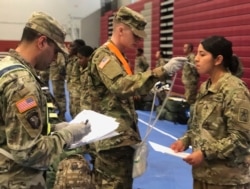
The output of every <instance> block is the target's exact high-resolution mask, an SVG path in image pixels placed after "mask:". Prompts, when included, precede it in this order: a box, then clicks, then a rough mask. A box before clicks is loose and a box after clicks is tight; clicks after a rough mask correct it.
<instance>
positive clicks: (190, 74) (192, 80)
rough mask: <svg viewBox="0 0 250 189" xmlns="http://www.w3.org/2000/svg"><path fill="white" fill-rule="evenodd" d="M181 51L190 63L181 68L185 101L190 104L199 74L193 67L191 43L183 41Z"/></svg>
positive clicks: (196, 87)
mask: <svg viewBox="0 0 250 189" xmlns="http://www.w3.org/2000/svg"><path fill="white" fill-rule="evenodd" d="M183 53H184V55H185V56H186V57H187V58H188V61H189V63H190V64H185V65H184V66H183V70H182V77H181V79H182V83H183V85H184V89H185V93H184V96H185V98H186V100H187V102H188V103H189V104H190V105H192V104H193V103H194V102H195V99H196V95H197V90H198V84H199V79H200V76H199V74H198V72H197V70H196V68H195V62H194V57H195V55H194V53H193V44H191V43H185V44H184V45H183Z"/></svg>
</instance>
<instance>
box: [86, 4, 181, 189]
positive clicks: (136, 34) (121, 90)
mask: <svg viewBox="0 0 250 189" xmlns="http://www.w3.org/2000/svg"><path fill="white" fill-rule="evenodd" d="M146 23H147V22H146V20H145V19H144V17H143V16H142V15H141V14H139V13H138V12H136V11H134V10H132V9H130V8H128V7H121V8H120V9H119V10H118V11H117V12H116V14H115V16H114V20H113V33H112V36H111V39H110V40H108V41H107V42H106V43H105V44H103V45H102V46H101V47H99V48H98V49H97V50H96V51H95V52H94V53H93V54H92V57H91V58H90V61H89V67H88V71H89V78H88V81H89V93H90V96H91V102H92V104H91V106H92V107H91V108H92V109H93V110H95V111H97V112H101V113H103V114H106V115H108V116H112V117H114V118H116V120H117V121H118V122H119V123H120V125H119V127H118V129H117V132H118V133H119V135H118V136H115V137H112V138H110V139H106V140H101V141H99V142H96V143H95V148H96V154H97V157H96V160H95V165H94V168H95V170H94V172H95V181H96V187H97V189H100V188H109V189H111V188H112V189H131V188H132V185H133V178H132V168H133V155H134V149H133V147H132V146H133V145H135V144H138V143H139V142H140V141H141V138H140V133H139V130H138V127H137V114H136V111H135V108H134V101H133V96H136V95H143V94H147V93H148V92H149V91H150V89H151V88H152V87H153V86H154V84H155V83H156V82H157V81H158V80H159V78H161V77H162V76H164V75H166V74H165V72H171V73H172V72H175V71H177V70H179V69H180V68H181V67H182V65H183V63H184V62H185V61H186V58H183V57H182V58H180V57H179V58H175V59H172V60H171V61H170V62H169V64H167V65H168V66H165V67H159V68H156V69H154V70H148V71H146V72H143V73H137V74H135V75H133V74H132V71H131V68H130V66H129V64H128V62H127V60H126V57H125V56H124V53H125V50H126V49H129V48H133V49H136V48H137V44H138V42H139V41H140V40H142V39H143V38H145V37H146V32H145V31H144V29H145V26H146ZM102 127H105V125H100V129H101V128H102Z"/></svg>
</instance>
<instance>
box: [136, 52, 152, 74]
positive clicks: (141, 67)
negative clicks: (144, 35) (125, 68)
mask: <svg viewBox="0 0 250 189" xmlns="http://www.w3.org/2000/svg"><path fill="white" fill-rule="evenodd" d="M148 67H149V64H148V62H147V59H146V57H145V56H144V50H143V49H142V48H138V49H137V54H136V57H135V69H134V70H135V71H134V72H135V74H136V73H139V72H145V71H146V70H147V69H148Z"/></svg>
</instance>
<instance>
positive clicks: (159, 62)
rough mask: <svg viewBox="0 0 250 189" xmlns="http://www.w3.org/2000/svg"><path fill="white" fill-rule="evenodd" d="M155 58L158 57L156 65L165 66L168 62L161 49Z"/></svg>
mask: <svg viewBox="0 0 250 189" xmlns="http://www.w3.org/2000/svg"><path fill="white" fill-rule="evenodd" d="M155 58H156V64H155V67H159V66H164V65H165V64H166V61H165V59H164V54H163V51H161V50H158V51H156V53H155Z"/></svg>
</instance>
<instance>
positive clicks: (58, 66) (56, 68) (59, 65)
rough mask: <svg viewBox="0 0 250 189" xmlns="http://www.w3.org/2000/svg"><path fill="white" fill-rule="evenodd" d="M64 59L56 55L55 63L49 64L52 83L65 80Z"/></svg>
mask: <svg viewBox="0 0 250 189" xmlns="http://www.w3.org/2000/svg"><path fill="white" fill-rule="evenodd" d="M65 75H66V70H65V57H64V55H63V54H62V53H58V55H57V59H56V61H53V62H52V63H51V64H50V79H51V80H53V81H58V80H65Z"/></svg>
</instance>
